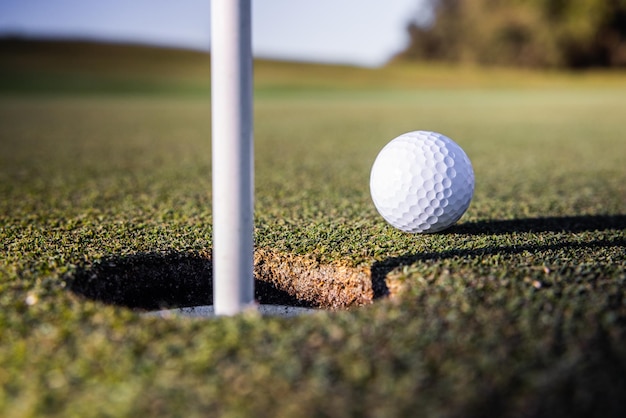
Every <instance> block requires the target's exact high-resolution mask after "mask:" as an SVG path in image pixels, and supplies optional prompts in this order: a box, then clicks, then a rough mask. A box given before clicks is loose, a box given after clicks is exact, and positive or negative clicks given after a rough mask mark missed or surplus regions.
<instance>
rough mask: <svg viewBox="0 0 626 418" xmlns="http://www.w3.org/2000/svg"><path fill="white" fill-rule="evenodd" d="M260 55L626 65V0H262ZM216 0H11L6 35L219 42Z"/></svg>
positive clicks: (200, 44)
mask: <svg viewBox="0 0 626 418" xmlns="http://www.w3.org/2000/svg"><path fill="white" fill-rule="evenodd" d="M253 14H254V17H253V19H254V50H255V55H256V56H257V57H262V58H272V59H280V60H295V61H308V62H323V63H340V64H351V65H357V66H366V67H376V66H381V65H384V64H387V63H388V62H389V61H397V60H401V61H413V60H420V61H440V62H449V63H465V64H480V65H497V66H523V67H533V68H589V67H625V66H626V0H514V1H508V0H385V1H381V0H341V1H333V0H318V1H289V0H263V1H253ZM209 21H210V1H209V0H182V1H178V2H171V1H168V0H134V1H132V2H128V1H122V0H110V1H107V2H85V1H80V0H3V1H2V2H0V36H2V37H5V38H7V37H8V38H13V39H15V38H42V37H43V38H57V39H58V38H62V39H68V38H69V39H74V40H75V39H87V40H102V41H114V42H129V43H141V44H144V43H145V44H152V45H162V46H174V47H181V48H186V49H198V50H203V51H206V50H208V49H209V48H210V27H209Z"/></svg>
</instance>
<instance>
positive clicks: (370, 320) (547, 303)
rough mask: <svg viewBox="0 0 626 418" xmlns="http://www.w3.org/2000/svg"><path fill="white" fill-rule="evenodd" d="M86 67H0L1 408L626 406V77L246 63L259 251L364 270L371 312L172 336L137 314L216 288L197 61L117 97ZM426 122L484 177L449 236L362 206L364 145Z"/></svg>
mask: <svg viewBox="0 0 626 418" xmlns="http://www.w3.org/2000/svg"><path fill="white" fill-rule="evenodd" d="M65 48H67V46H65ZM119 48H121V47H118V49H117V50H116V49H115V48H114V49H113V52H111V51H108V52H107V54H111V55H110V56H111V59H112V60H113V61H115V60H114V58H115V57H118V58H119V57H120V56H126V55H123V54H122V52H123V51H124V50H123V48H122V49H121V51H122V52H120V49H119ZM98 51H99V50H98V49H97V48H96V47H95V46H94V47H89V48H86V49H83V50H82V52H81V53H80V54H79V53H76V55H75V56H76V57H78V58H77V59H78V60H79V61H77V62H75V65H74V66H73V67H72V66H69V67H63V63H60V64H58V63H57V64H55V63H53V62H50V61H49V60H48V61H46V60H45V59H43V58H42V61H36V62H39V63H45V64H46V65H43V66H38V67H37V68H38V70H37V71H39V72H37V71H34V70H33V71H31V73H28V72H27V71H26V72H25V70H24V67H20V61H19V60H17V59H15V58H11V57H14V55H11V54H14V52H11V53H8V52H7V53H6V54H5V55H4V59H5V61H4V62H5V64H6V62H13V63H14V66H13V67H10V66H8V67H7V65H4V66H3V71H4V74H9V75H10V76H11V77H14V79H15V80H17V81H16V82H15V83H11V82H10V81H9V80H10V79H7V78H5V79H4V80H3V82H2V88H3V89H4V90H3V91H4V92H5V93H3V94H2V96H1V98H0V197H1V199H0V249H1V254H2V255H1V257H0V342H1V343H0V385H1V388H2V390H0V415H1V416H6V417H13V416H16V417H17V416H20V417H21V416H64V417H65V416H81V417H89V416H185V417H192V416H233V417H235V416H237V417H238V416H268V417H281V416H285V417H286V416H289V417H291V416H331V417H342V416H381V417H382V416H385V417H386V416H437V417H441V416H455V417H456V416H458V417H472V416H476V417H478V416H498V417H518V416H551V417H554V416H568V417H570V416H616V417H617V416H622V414H623V411H624V410H625V408H626V397H624V393H626V344H625V343H626V287H625V286H626V165H625V164H626V125H625V124H624V115H626V76H620V75H619V74H598V73H594V74H583V75H571V74H570V75H566V74H562V75H559V74H535V73H525V72H512V71H504V70H502V71H496V70H490V71H488V72H486V74H482V75H481V72H480V71H479V70H476V69H460V70H454V69H441V68H431V69H429V68H427V67H416V68H411V67H410V66H407V67H391V68H384V69H380V70H365V69H354V68H349V67H323V66H308V65H299V64H284V63H259V65H258V66H257V92H256V97H255V148H256V216H255V242H256V246H257V248H258V249H259V250H263V251H271V252H272V254H275V255H276V257H279V258H280V256H281V255H284V256H285V257H286V259H291V258H293V257H302V258H303V259H306V260H308V263H309V264H310V268H311V269H315V268H322V267H323V266H327V265H331V264H333V263H334V264H340V265H341V266H345V268H364V269H366V270H368V271H369V272H370V275H371V280H372V281H376V282H377V283H378V286H379V288H378V291H377V294H376V296H377V299H376V301H375V302H374V303H372V304H369V305H365V306H361V307H357V306H354V307H351V308H349V309H340V310H332V311H320V312H319V313H315V314H312V315H307V316H302V317H296V318H263V317H260V316H258V315H256V314H254V313H246V314H243V315H240V316H237V317H232V318H219V319H213V320H191V319H182V318H178V319H168V320H163V319H159V318H154V317H147V316H144V315H142V314H141V312H142V311H144V310H145V309H151V308H155V307H160V306H163V307H176V306H188V305H190V304H198V303H201V302H202V301H203V300H204V299H205V298H209V297H210V296H209V294H210V292H209V291H208V290H207V289H209V288H210V283H206V284H205V283H204V281H203V280H204V279H203V278H205V279H206V278H207V277H210V273H209V271H210V259H209V257H210V255H209V254H210V249H211V245H212V242H211V208H210V205H211V190H210V186H211V173H210V98H209V95H208V93H209V92H208V82H207V80H208V78H206V76H205V75H203V72H202V71H203V70H202V69H203V68H204V67H203V65H205V64H206V59H205V58H202V57H198V56H196V58H194V59H189V60H185V61H184V65H182V64H180V68H179V67H177V64H176V62H177V61H176V59H177V57H180V55H177V54H176V53H173V52H169V54H170V55H167V54H166V55H164V56H165V57H167V56H169V57H170V59H169V60H167V59H163V58H159V59H160V60H161V61H159V62H162V63H163V66H164V67H166V68H165V69H164V70H163V72H159V70H158V69H157V68H158V66H157V67H151V65H148V64H150V63H151V62H153V61H151V59H152V58H149V55H150V54H148V55H145V56H144V57H148V58H149V59H148V58H146V59H145V61H143V62H140V61H141V60H140V59H139V58H137V54H139V56H140V57H141V56H142V55H141V54H140V53H137V52H135V53H134V54H131V55H132V56H133V58H128V57H127V58H124V59H123V60H121V61H120V59H118V60H117V61H115V62H117V65H118V66H119V68H117V67H116V66H113V67H116V68H117V69H116V70H115V71H118V73H117V75H116V76H115V77H118V78H116V81H115V83H113V82H111V79H108V78H106V77H107V76H106V74H104V75H103V73H99V72H98V71H94V70H93V68H88V66H87V67H81V65H79V63H80V62H83V63H85V62H86V63H88V62H91V61H90V60H89V59H88V58H89V57H94V56H99V57H100V59H102V54H98ZM115 51H117V52H115ZM38 53H39V54H41V51H39V52H38ZM57 53H58V51H57ZM81 54H82V55H81ZM90 54H92V55H90ZM115 54H122V55H115ZM52 55H54V54H52ZM42 56H43V55H42ZM73 56H74V55H73ZM7 57H8V58H7ZM80 57H83V58H82V59H83V61H80V59H81V58H80ZM85 57H87V58H85ZM159 57H161V56H160V55H159ZM9 58H10V59H9ZM133 60H139V61H133ZM194 60H195V61H194ZM21 62H24V61H21ZM26 62H31V63H32V61H26ZM146 63H148V64H146ZM124 65H128V68H129V69H128V70H127V71H128V73H127V74H130V75H128V76H124V72H123V71H122V70H123V68H124ZM7 68H9V69H8V70H7ZM10 68H15V69H16V70H14V71H13V72H11V70H10ZM28 68H31V67H30V64H29V66H28ZM63 68H65V70H63ZM135 68H140V69H141V70H142V71H147V70H145V69H146V68H155V70H154V73H153V74H152V75H151V76H150V77H148V78H147V79H149V80H152V81H150V82H149V83H143V84H142V83H139V82H136V80H139V79H141V77H138V76H137V72H135V73H133V69H135ZM177 68H178V69H177ZM206 70H207V71H208V69H206ZM46 71H49V72H50V73H52V74H53V75H52V76H50V78H49V79H46V78H45V74H46ZM111 71H112V70H111ZM64 74H65V75H64ZM107 74H108V73H107ZM159 74H160V75H159ZM163 74H165V75H163ZM411 74H413V77H414V78H412V76H411ZM78 76H80V77H79V79H80V80H82V81H81V83H79V84H76V83H74V84H73V82H72V80H76V78H75V77H78ZM41 77H43V79H41V80H40V81H41V83H42V85H45V86H47V87H46V88H45V89H42V90H41V91H39V90H37V89H31V88H28V85H30V84H29V83H31V82H32V80H35V79H40V78H41ZM125 77H126V78H125ZM29 80H30V81H29ZM51 80H52V81H51ZM85 80H87V81H85ZM120 80H121V81H120ZM155 80H156V81H155ZM446 80H447V81H446ZM83 81H85V82H84V83H83ZM116 86H117V87H116ZM120 86H133V88H129V91H128V92H125V91H124V89H123V88H120ZM403 86H406V87H404V88H403ZM417 129H424V130H434V131H439V132H441V133H444V134H445V135H447V136H449V137H451V138H453V139H454V140H455V141H456V142H457V143H459V144H460V145H461V146H462V147H463V148H464V150H465V151H466V152H467V154H468V155H469V157H470V159H471V160H472V163H473V165H474V170H475V175H476V191H475V196H474V200H473V202H472V204H471V206H470V208H469V210H468V212H467V213H466V214H465V215H464V217H463V218H462V219H461V220H460V221H459V223H458V224H457V225H456V226H454V227H452V228H450V229H449V230H448V231H446V232H444V233H439V234H432V235H410V234H404V233H401V232H399V231H396V230H394V229H392V228H391V227H390V226H388V225H386V224H385V223H384V221H383V220H382V218H381V217H380V216H379V215H378V214H377V213H376V210H375V208H374V206H373V204H372V203H371V201H370V198H369V189H368V187H369V186H368V184H369V170H370V167H371V164H372V163H373V161H374V159H375V157H376V155H377V153H378V151H379V150H380V149H381V148H382V147H383V146H384V145H385V144H386V143H387V142H388V141H389V140H391V139H392V138H394V137H395V136H397V135H400V134H402V133H404V132H407V131H411V130H417ZM290 257H291V258H290ZM272 291H275V292H276V293H280V292H281V289H273V290H272ZM388 294H391V295H393V296H392V297H389V296H386V295H388ZM283 296H285V295H283ZM286 296H289V295H286ZM292 302H293V303H294V304H297V303H298V301H297V300H293V301H292Z"/></svg>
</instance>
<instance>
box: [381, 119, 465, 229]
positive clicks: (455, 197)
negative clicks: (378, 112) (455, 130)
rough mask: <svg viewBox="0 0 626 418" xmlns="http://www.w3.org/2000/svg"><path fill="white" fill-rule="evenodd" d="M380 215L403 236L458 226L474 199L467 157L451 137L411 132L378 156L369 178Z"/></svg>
mask: <svg viewBox="0 0 626 418" xmlns="http://www.w3.org/2000/svg"><path fill="white" fill-rule="evenodd" d="M370 193H371V195H372V200H373V201H374V205H375V206H376V209H377V210H378V212H379V213H380V214H381V215H382V217H383V218H385V220H386V221H387V222H389V223H390V224H391V225H393V226H394V227H396V228H398V229H400V230H402V231H405V232H439V231H442V230H444V229H446V228H448V227H449V226H451V225H453V224H454V223H455V222H456V221H458V220H459V219H460V218H461V216H463V214H464V213H465V211H466V210H467V208H468V207H469V204H470V201H471V200H472V196H473V195H474V170H473V169H472V163H471V162H470V160H469V158H468V157H467V155H466V154H465V152H464V151H463V149H461V147H460V146H458V145H457V144H456V143H455V142H454V141H452V140H451V139H450V138H448V137H446V136H444V135H442V134H439V133H436V132H428V131H414V132H408V133H405V134H403V135H400V136H399V137H397V138H395V139H393V140H392V141H391V142H389V143H388V144H387V145H386V146H385V147H384V148H383V149H382V150H381V151H380V153H379V154H378V156H377V157H376V160H375V161H374V165H373V166H372V172H371V175H370Z"/></svg>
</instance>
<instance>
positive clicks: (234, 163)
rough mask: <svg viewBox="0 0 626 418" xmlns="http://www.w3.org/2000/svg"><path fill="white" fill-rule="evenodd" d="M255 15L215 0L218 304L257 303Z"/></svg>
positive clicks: (221, 309) (246, 7)
mask: <svg viewBox="0 0 626 418" xmlns="http://www.w3.org/2000/svg"><path fill="white" fill-rule="evenodd" d="M251 21H252V18H251V2H250V0H211V95H212V98H211V103H212V105H211V109H212V167H213V304H214V309H215V314H216V315H234V314H237V313H239V312H241V311H242V310H243V309H245V308H248V307H250V306H252V304H253V302H254V276H253V275H254V271H253V269H254V264H253V251H254V243H253V233H254V231H253V228H254V218H253V205H254V197H253V193H254V190H253V188H254V173H253V171H254V170H253V161H254V158H253V157H254V156H253V154H254V150H253V137H252V45H251V44H252V22H251Z"/></svg>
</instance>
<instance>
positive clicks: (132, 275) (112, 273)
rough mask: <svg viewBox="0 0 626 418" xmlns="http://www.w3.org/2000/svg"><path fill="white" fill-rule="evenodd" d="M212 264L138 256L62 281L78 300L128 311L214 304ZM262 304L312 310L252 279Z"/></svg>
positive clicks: (84, 269)
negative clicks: (123, 308) (96, 302)
mask: <svg viewBox="0 0 626 418" xmlns="http://www.w3.org/2000/svg"><path fill="white" fill-rule="evenodd" d="M212 276H213V274H212V262H211V259H210V258H209V257H206V256H202V255H200V254H194V253H176V252H173V253H167V254H161V253H141V254H134V255H130V256H117V257H116V256H110V257H106V258H103V259H101V260H99V261H98V262H96V263H93V264H89V265H84V266H79V267H78V268H76V270H75V271H74V272H73V273H71V274H69V275H68V276H67V277H66V282H67V285H68V288H69V289H70V290H71V291H72V292H74V293H75V294H77V295H80V296H83V297H86V298H89V299H92V300H96V301H100V302H103V303H107V304H112V305H119V306H125V307H128V308H132V309H141V310H156V309H173V308H182V307H190V306H203V305H212V304H213V280H212ZM254 287H255V292H254V293H255V299H256V301H257V302H258V303H261V304H272V305H286V306H295V307H315V305H313V304H311V303H310V302H307V301H303V300H300V299H297V298H296V297H294V296H292V295H290V294H289V293H287V292H285V291H283V290H281V289H278V288H276V287H275V286H274V285H272V284H271V283H267V282H263V281H261V280H257V279H255V282H254Z"/></svg>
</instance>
